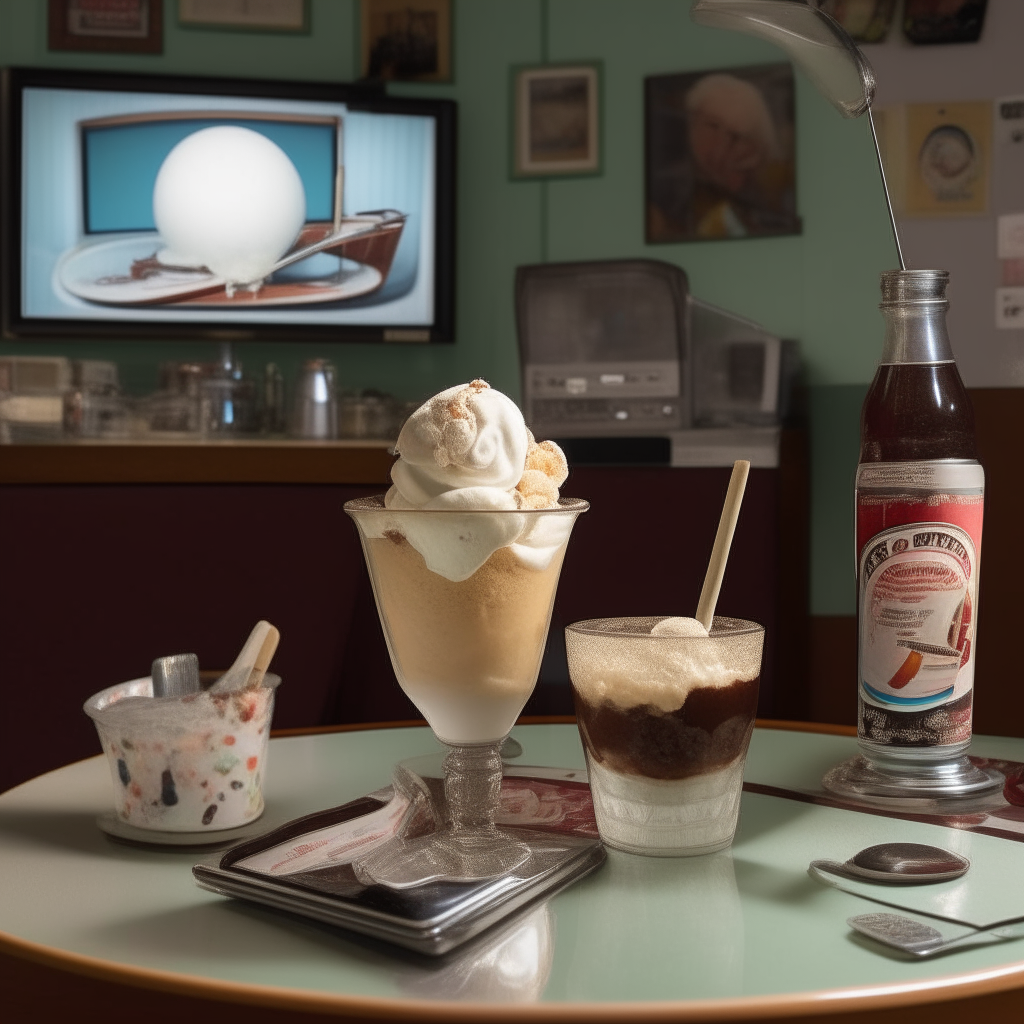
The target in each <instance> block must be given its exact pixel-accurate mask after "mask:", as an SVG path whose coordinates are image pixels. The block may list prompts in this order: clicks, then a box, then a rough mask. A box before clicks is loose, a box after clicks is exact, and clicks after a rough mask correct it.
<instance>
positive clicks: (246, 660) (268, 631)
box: [209, 619, 281, 694]
mask: <svg viewBox="0 0 1024 1024" xmlns="http://www.w3.org/2000/svg"><path fill="white" fill-rule="evenodd" d="M280 639H281V634H280V633H279V632H278V630H277V627H276V626H272V625H271V624H270V623H269V622H267V621H266V619H260V621H259V622H257V623H256V625H255V626H254V627H253V631H252V632H251V633H250V634H249V639H248V640H246V641H245V645H244V646H243V647H242V649H241V650H240V651H239V652H238V657H237V658H235V661H234V664H233V665H232V666H231V668H229V669H228V670H227V672H225V673H224V675H222V676H221V677H220V679H218V680H217V681H216V682H215V683H214V684H213V686H211V687H210V689H209V692H210V693H212V694H219V693H233V692H234V691H235V690H255V689H256V688H257V687H258V686H261V685H262V683H263V677H264V676H265V675H266V672H267V668H268V667H269V665H270V659H271V658H273V656H274V652H275V651H276V650H277V643H278V641H279V640H280Z"/></svg>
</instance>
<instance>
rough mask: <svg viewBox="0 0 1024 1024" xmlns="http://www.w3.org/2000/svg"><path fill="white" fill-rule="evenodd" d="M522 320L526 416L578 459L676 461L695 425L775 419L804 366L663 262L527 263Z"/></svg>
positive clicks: (787, 346)
mask: <svg viewBox="0 0 1024 1024" xmlns="http://www.w3.org/2000/svg"><path fill="white" fill-rule="evenodd" d="M516 318H517V326H518V337H519V350H520V357H521V360H522V374H523V404H524V412H525V415H526V420H527V422H528V423H529V424H530V427H531V429H532V430H533V431H534V432H535V433H536V434H537V436H538V437H555V438H559V439H560V440H561V439H565V440H567V441H569V442H570V444H569V447H570V448H571V449H572V450H573V453H574V456H575V458H576V460H579V459H580V458H581V457H582V458H583V459H584V460H585V461H623V462H629V461H639V462H658V461H661V462H669V461H670V459H671V447H672V446H671V445H670V443H669V441H670V439H671V438H672V437H673V436H678V435H679V434H680V432H684V431H690V430H691V428H701V427H707V428H733V429H735V428H742V427H772V426H775V425H777V424H778V423H779V422H780V419H781V418H782V416H783V415H784V413H785V409H786V405H787V402H788V399H789V393H790V390H791V385H792V380H793V377H794V375H795V372H796V369H797V364H798V354H797V349H796V344H795V342H788V341H783V340H781V339H779V338H777V337H775V336H774V335H772V334H769V333H768V332H767V331H765V330H764V328H763V327H761V326H760V325H759V324H756V323H754V322H753V321H750V320H746V319H744V318H742V317H738V316H735V315H734V314H732V313H729V312H727V311H726V310H724V309H720V308H719V307H717V306H713V305H711V304H710V303H707V302H703V301H701V300H698V299H695V298H693V296H691V295H690V293H689V287H688V283H687V278H686V274H685V272H684V271H683V270H681V269H680V268H679V267H676V266H674V265H672V264H669V263H664V262H661V261H657V260H602V261H595V262H581V263H548V264H540V265H535V266H523V267H519V268H518V270H517V272H516ZM577 439H578V440H577ZM574 440H575V441H576V443H573V442H574ZM658 441H661V442H663V443H657V442H658ZM590 456H593V457H590Z"/></svg>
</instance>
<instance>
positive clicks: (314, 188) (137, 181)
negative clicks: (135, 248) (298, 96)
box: [82, 118, 337, 234]
mask: <svg viewBox="0 0 1024 1024" xmlns="http://www.w3.org/2000/svg"><path fill="white" fill-rule="evenodd" d="M218 125H236V126H238V127H240V128H249V129H251V130H252V131H255V132H259V133H260V134H261V135H265V136H266V137H267V138H268V139H270V141H271V142H274V143H276V144H277V145H278V146H280V147H281V149H283V150H284V151H285V153H287V154H288V158H289V159H290V160H291V162H292V163H293V164H295V169H296V170H297V171H298V172H299V176H300V177H301V178H302V185H303V187H304V188H305V190H306V219H307V220H313V221H317V220H319V221H329V220H331V218H332V217H333V216H334V168H335V165H336V163H337V159H336V154H337V145H336V141H335V132H334V127H333V125H326V124H285V123H281V122H274V121H262V120H255V119H254V120H248V119H246V120H242V119H238V120H228V119H225V118H217V119H212V118H211V119H208V120H206V119H199V118H195V119H188V120H180V121H177V120H175V121H157V122H155V123H154V122H151V123H149V124H125V125H112V126H110V127H102V128H99V127H97V128H85V129H83V132H82V136H83V137H82V142H83V146H84V150H85V153H84V158H85V230H86V231H87V232H88V233H90V234H92V233H94V232H101V231H154V230H155V229H156V224H155V222H154V220H153V186H154V185H155V184H156V176H157V172H158V171H159V170H160V166H161V164H162V163H163V162H164V159H165V158H166V157H167V154H168V153H170V151H171V150H172V149H173V148H174V147H175V146H176V145H177V144H178V143H179V142H181V140H182V139H184V138H186V137H187V136H189V135H192V134H193V133H194V132H197V131H200V130H201V129H203V128H212V127H215V126H218Z"/></svg>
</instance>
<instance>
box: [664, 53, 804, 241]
mask: <svg viewBox="0 0 1024 1024" xmlns="http://www.w3.org/2000/svg"><path fill="white" fill-rule="evenodd" d="M644 119H645V128H646V133H645V149H646V153H645V181H646V202H645V221H646V238H647V241H648V242H696V241H703V240H714V239H723V238H750V237H760V236H766V235H794V234H799V233H800V230H801V225H800V218H799V217H798V216H797V212H796V121H795V103H794V87H793V68H792V67H791V66H790V65H789V64H761V65H757V66H754V67H742V68H727V69H723V70H720V71H694V72H686V73H685V74H677V75H655V76H652V77H650V78H648V79H646V81H645V83H644Z"/></svg>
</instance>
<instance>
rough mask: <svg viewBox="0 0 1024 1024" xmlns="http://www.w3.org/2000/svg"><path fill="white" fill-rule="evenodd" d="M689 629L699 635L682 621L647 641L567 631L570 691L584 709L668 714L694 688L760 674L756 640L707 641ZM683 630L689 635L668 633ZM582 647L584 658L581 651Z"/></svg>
mask: <svg viewBox="0 0 1024 1024" xmlns="http://www.w3.org/2000/svg"><path fill="white" fill-rule="evenodd" d="M610 621H614V620H610ZM689 623H693V624H694V626H696V627H697V629H699V630H701V631H703V628H704V627H703V626H701V625H700V623H699V622H697V621H696V619H689V620H688V619H680V618H673V619H663V620H661V621H660V622H658V623H656V624H655V625H654V626H653V628H652V629H651V632H650V635H649V636H648V635H644V634H633V635H630V634H628V633H627V634H622V633H620V634H619V635H611V636H609V635H607V634H602V633H590V632H587V633H586V634H583V633H576V632H575V631H574V630H570V631H568V632H569V634H570V635H569V642H568V643H567V645H566V652H567V654H568V657H569V674H570V675H571V676H572V682H573V686H574V687H575V688H576V690H577V691H578V692H579V694H580V696H581V697H582V698H583V699H584V700H585V701H587V703H588V704H592V705H595V706H596V705H598V704H602V703H610V704H614V705H615V706H617V707H619V708H621V709H623V710H629V709H630V708H634V707H642V706H650V707H653V708H657V709H658V710H659V711H662V712H664V713H666V714H668V713H669V712H671V711H676V710H677V709H678V708H681V707H682V706H683V703H684V701H685V700H686V698H687V696H688V695H689V694H690V692H691V691H692V690H695V689H697V688H698V687H715V688H718V687H723V686H728V685H730V684H731V683H735V682H736V681H737V680H740V681H746V680H750V679H754V678H755V677H756V676H757V675H758V674H759V673H760V671H761V637H760V635H759V634H751V635H750V636H749V638H745V637H738V636H736V635H731V636H730V635H723V636H720V637H716V636H708V635H707V634H706V633H703V632H700V633H698V632H696V630H694V628H693V626H690V625H689ZM666 624H667V625H666ZM594 625H595V626H598V623H596V622H595V623H594ZM659 627H661V631H660V632H659ZM598 628H599V627H598ZM683 628H688V629H690V630H691V632H690V633H689V634H685V633H682V632H679V633H673V632H671V630H672V629H680V630H681V629H683ZM744 639H749V642H742V641H743V640H744ZM584 646H585V648H586V650H585V654H583V653H581V651H580V650H579V648H581V647H584Z"/></svg>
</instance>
